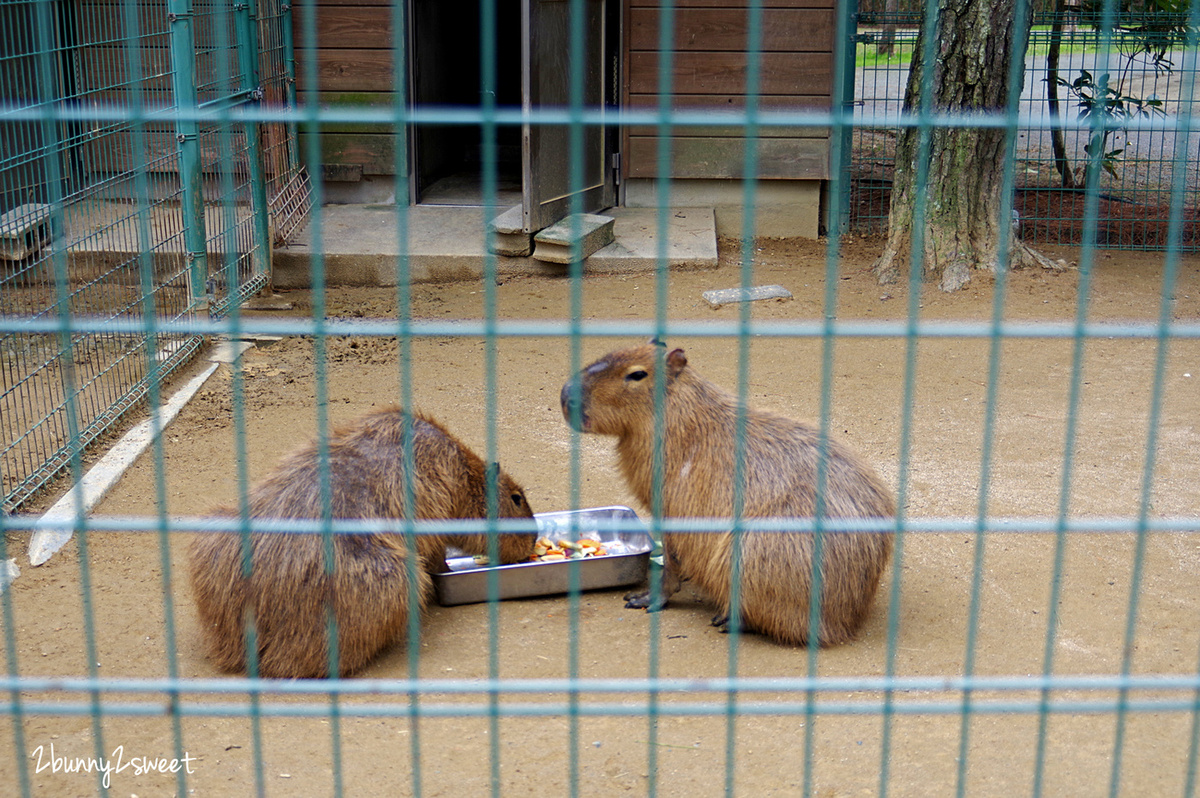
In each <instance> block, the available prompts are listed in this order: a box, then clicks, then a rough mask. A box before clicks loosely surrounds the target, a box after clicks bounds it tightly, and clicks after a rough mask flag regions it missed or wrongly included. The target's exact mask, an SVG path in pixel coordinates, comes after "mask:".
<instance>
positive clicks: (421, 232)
mask: <svg viewBox="0 0 1200 798" xmlns="http://www.w3.org/2000/svg"><path fill="white" fill-rule="evenodd" d="M604 213H605V214H606V215H608V216H611V217H613V219H614V220H615V224H614V228H613V233H614V235H615V240H614V241H613V243H611V244H609V245H608V246H606V247H604V248H603V249H600V250H598V251H597V252H595V253H593V254H592V255H591V257H589V258H588V259H587V260H586V261H585V262H584V267H583V268H584V273H585V274H599V273H612V272H636V271H649V270H653V269H654V268H655V267H656V266H657V264H658V260H659V249H660V247H659V244H658V231H659V218H658V213H659V212H658V210H657V209H655V208H611V209H609V210H607V211H605V212H604ZM664 213H666V214H667V216H666V222H667V225H666V231H667V233H666V238H667V246H666V253H665V260H666V263H667V264H668V266H669V267H670V268H691V269H696V268H716V266H717V238H716V222H715V219H714V215H713V211H712V209H711V208H670V209H668V210H666V211H664ZM489 214H490V215H491V216H494V215H495V212H494V211H489V210H488V209H486V208H481V207H465V206H458V207H450V206H423V205H418V206H413V207H397V206H395V205H327V206H325V207H324V208H321V210H320V227H319V236H320V246H321V250H322V251H323V252H324V253H325V256H324V262H325V274H326V277H325V280H326V284H328V285H356V286H391V285H395V284H396V282H397V268H398V264H400V263H401V257H400V255H401V246H400V243H399V241H400V232H401V231H402V232H403V233H404V236H405V246H404V248H403V251H404V252H405V254H406V258H405V261H406V265H407V267H408V271H409V274H410V275H411V278H412V280H413V281H414V282H444V281H451V280H473V279H479V278H480V277H481V276H482V275H483V270H484V263H485V261H486V258H487V257H494V258H495V262H496V270H497V272H498V273H499V274H501V275H507V274H540V275H561V274H564V273H565V272H566V271H567V268H568V267H566V266H560V265H558V264H552V263H547V262H544V261H539V260H535V259H534V258H530V257H505V256H502V255H491V256H489V255H487V254H486V235H485V230H486V229H487V224H488V222H489V221H490V219H489V218H487V217H488V215H489ZM314 216H316V214H314ZM314 224H315V222H313V223H310V225H309V228H308V229H306V230H305V231H304V232H303V233H302V234H300V236H299V237H298V239H299V240H298V242H297V243H296V244H294V245H292V246H289V247H281V248H277V249H276V250H275V256H274V276H273V280H272V282H273V283H274V285H275V286H276V287H278V288H307V287H309V286H311V284H312V276H311V275H312V260H313V233H314ZM401 225H402V227H401Z"/></svg>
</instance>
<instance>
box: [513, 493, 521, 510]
mask: <svg viewBox="0 0 1200 798" xmlns="http://www.w3.org/2000/svg"><path fill="white" fill-rule="evenodd" d="M521 499H522V496H521V494H519V493H514V494H513V495H512V502H513V504H514V505H516V506H517V507H520V506H521Z"/></svg>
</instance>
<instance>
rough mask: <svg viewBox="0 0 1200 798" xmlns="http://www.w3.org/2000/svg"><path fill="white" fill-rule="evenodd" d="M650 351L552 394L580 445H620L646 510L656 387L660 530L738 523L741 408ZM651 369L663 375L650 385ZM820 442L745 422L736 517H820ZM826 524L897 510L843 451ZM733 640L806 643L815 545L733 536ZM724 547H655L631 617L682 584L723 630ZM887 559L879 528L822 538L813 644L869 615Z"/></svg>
mask: <svg viewBox="0 0 1200 798" xmlns="http://www.w3.org/2000/svg"><path fill="white" fill-rule="evenodd" d="M660 347H661V345H660V344H657V343H656V342H651V343H650V344H647V345H644V346H639V347H635V348H631V349H623V350H620V351H616V352H611V353H609V354H607V355H605V356H604V357H602V358H600V359H599V360H597V361H596V362H594V363H592V364H591V365H589V366H587V367H586V368H584V369H583V370H582V371H581V372H580V373H579V374H578V375H577V376H576V377H574V378H573V379H571V380H569V381H568V382H567V383H566V385H564V386H563V389H562V396H561V401H562V409H563V414H564V416H565V417H566V419H567V421H568V423H570V424H571V425H572V426H574V427H575V428H576V429H578V430H579V431H581V432H593V433H598V434H601V435H613V436H616V438H617V461H618V464H619V467H620V470H621V473H622V474H623V475H624V477H625V480H626V482H627V483H628V485H629V488H630V490H631V491H632V492H633V494H634V495H635V496H636V498H637V500H638V501H639V502H641V504H642V505H643V506H644V507H646V508H647V509H652V508H653V507H654V496H653V492H654V474H655V471H656V469H655V465H654V457H655V447H656V443H655V439H656V438H659V435H660V431H659V430H658V429H656V423H655V415H656V414H655V401H656V400H655V394H656V387H655V386H656V384H657V383H658V382H659V381H660V380H662V382H663V384H664V385H663V391H662V396H663V401H664V404H663V407H662V416H661V421H660V423H661V437H660V438H659V439H660V440H661V444H660V445H661V457H662V466H661V481H662V494H661V497H660V501H661V513H662V515H663V516H664V517H667V518H680V517H705V518H719V517H726V518H727V517H730V516H732V515H733V513H734V479H735V473H736V469H735V462H734V457H735V453H736V452H737V443H736V436H737V432H738V430H737V425H738V413H739V410H738V407H739V405H738V399H737V397H735V396H733V395H732V394H730V393H728V392H726V391H724V390H722V389H721V388H719V387H718V386H716V385H714V384H713V383H712V382H709V381H708V380H706V379H704V378H703V377H702V376H700V375H699V374H698V373H696V371H695V370H694V369H693V368H692V367H691V366H689V365H688V359H687V357H686V356H685V354H684V352H683V350H682V349H673V350H671V351H666V350H665V349H662V348H660ZM660 365H661V372H660ZM821 448H822V445H821V434H820V430H819V429H818V428H817V427H815V426H813V425H811V424H807V423H804V422H800V421H795V420H792V419H790V418H785V417H783V416H780V415H776V414H773V413H767V412H762V411H759V410H754V409H749V408H747V409H746V410H745V428H744V444H743V452H742V464H741V474H742V479H743V480H744V482H743V485H744V487H743V490H742V501H743V508H742V515H743V517H746V518H783V519H787V518H797V519H798V518H806V519H811V518H813V517H814V515H815V513H816V510H817V482H818V467H819V465H818V464H819V460H820V457H821ZM824 449H825V455H824V456H825V477H824V479H825V484H824V491H823V496H822V500H823V508H824V509H823V516H824V517H827V518H837V519H847V518H850V519H853V518H862V519H874V520H875V521H876V522H877V523H876V527H878V526H879V524H878V520H879V519H887V518H890V517H892V516H894V515H895V500H894V499H893V498H892V495H891V493H890V491H889V490H888V489H887V487H886V486H885V485H884V484H883V482H882V481H881V480H880V479H879V477H878V476H877V475H876V474H875V472H874V471H873V470H872V469H871V468H870V466H868V465H867V464H866V463H864V462H863V461H862V460H860V459H859V458H858V457H857V456H856V455H855V454H854V453H853V452H852V451H851V450H850V449H849V448H848V447H846V446H845V445H844V444H842V443H840V442H838V441H836V440H833V439H828V438H827V442H826V444H825V447H824ZM740 540H741V576H740V580H739V585H740V590H739V595H740V604H741V612H740V622H741V627H742V628H746V629H751V630H754V631H757V632H761V633H762V634H765V635H767V636H768V637H771V638H773V639H775V640H778V641H780V642H783V643H790V644H802V643H806V642H807V641H808V640H809V637H810V629H809V618H810V612H811V604H810V601H811V593H812V584H813V573H814V571H813V559H814V555H815V548H816V547H815V537H814V535H813V534H812V533H809V532H782V531H781V532H776V531H768V530H763V531H747V532H743V533H741V535H740ZM733 545H734V537H733V534H732V533H730V532H701V533H691V532H674V533H668V534H665V535H664V540H663V547H664V558H663V560H664V570H663V575H662V582H661V593H660V595H651V594H650V592H649V591H647V592H646V593H640V594H631V595H629V596H626V598H627V599H628V600H629V603H628V605H627V606H630V607H635V608H641V607H645V608H648V609H650V610H657V609H661V608H662V607H665V606H666V604H667V601H668V600H669V599H670V597H671V596H672V595H673V594H674V593H676V592H677V591H678V590H679V588H680V586H681V583H682V582H683V581H687V580H690V581H691V582H692V583H693V584H694V585H695V586H696V587H698V588H699V589H700V590H701V591H702V592H703V593H704V594H706V595H707V596H708V597H709V598H710V599H712V600H713V601H714V602H716V604H717V606H718V608H719V610H720V614H718V615H717V617H716V618H714V619H713V623H714V624H715V625H717V626H720V627H722V628H725V627H726V624H728V623H729V609H730V601H731V576H732V564H733ZM891 551H892V535H891V533H890V532H889V531H887V530H884V529H878V528H876V529H875V530H866V531H836V532H835V531H825V532H823V533H822V548H821V562H820V568H821V570H820V574H821V579H820V585H821V593H820V626H819V628H818V630H817V641H818V642H819V644H821V645H834V644H838V643H844V642H847V641H849V640H851V639H852V638H853V637H854V635H855V633H856V632H857V630H858V629H859V627H860V626H861V625H862V623H863V621H864V619H865V618H866V616H867V612H868V610H869V609H870V606H871V601H872V598H873V597H874V595H875V591H876V588H877V587H878V585H879V580H880V577H881V575H882V574H883V570H884V568H885V566H886V564H887V562H888V557H889V556H890V554H891Z"/></svg>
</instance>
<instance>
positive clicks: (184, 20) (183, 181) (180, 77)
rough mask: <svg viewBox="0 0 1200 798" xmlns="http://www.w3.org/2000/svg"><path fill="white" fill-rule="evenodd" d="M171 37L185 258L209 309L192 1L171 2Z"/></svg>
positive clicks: (199, 306)
mask: <svg viewBox="0 0 1200 798" xmlns="http://www.w3.org/2000/svg"><path fill="white" fill-rule="evenodd" d="M167 21H168V22H169V23H170V34H171V36H170V39H171V90H172V95H173V96H174V102H175V107H176V109H177V110H178V111H179V113H178V115H177V116H176V118H175V139H176V142H177V144H178V148H179V181H180V186H181V192H182V194H181V199H182V202H181V208H182V211H183V242H184V253H185V254H184V257H185V258H186V259H187V263H188V286H189V288H190V292H189V293H190V298H191V305H192V309H193V310H195V311H199V312H204V311H207V309H208V305H209V295H208V243H207V242H208V236H207V234H206V233H205V229H204V173H203V171H202V169H201V161H200V124H199V121H198V120H197V118H196V112H197V110H198V106H199V95H198V90H197V79H196V78H197V76H196V37H195V31H194V30H193V27H192V25H193V21H194V16H193V9H192V0H167Z"/></svg>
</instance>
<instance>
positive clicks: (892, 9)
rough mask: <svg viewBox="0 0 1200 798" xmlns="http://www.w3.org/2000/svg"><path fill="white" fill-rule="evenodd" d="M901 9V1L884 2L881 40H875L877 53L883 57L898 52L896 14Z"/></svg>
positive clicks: (890, 0)
mask: <svg viewBox="0 0 1200 798" xmlns="http://www.w3.org/2000/svg"><path fill="white" fill-rule="evenodd" d="M899 8H900V0H884V4H883V13H884V22H883V27H882V28H880V31H879V38H878V39H876V40H875V52H877V53H879V54H881V55H891V54H892V53H894V52H895V51H896V12H897V11H898V10H899Z"/></svg>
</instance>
